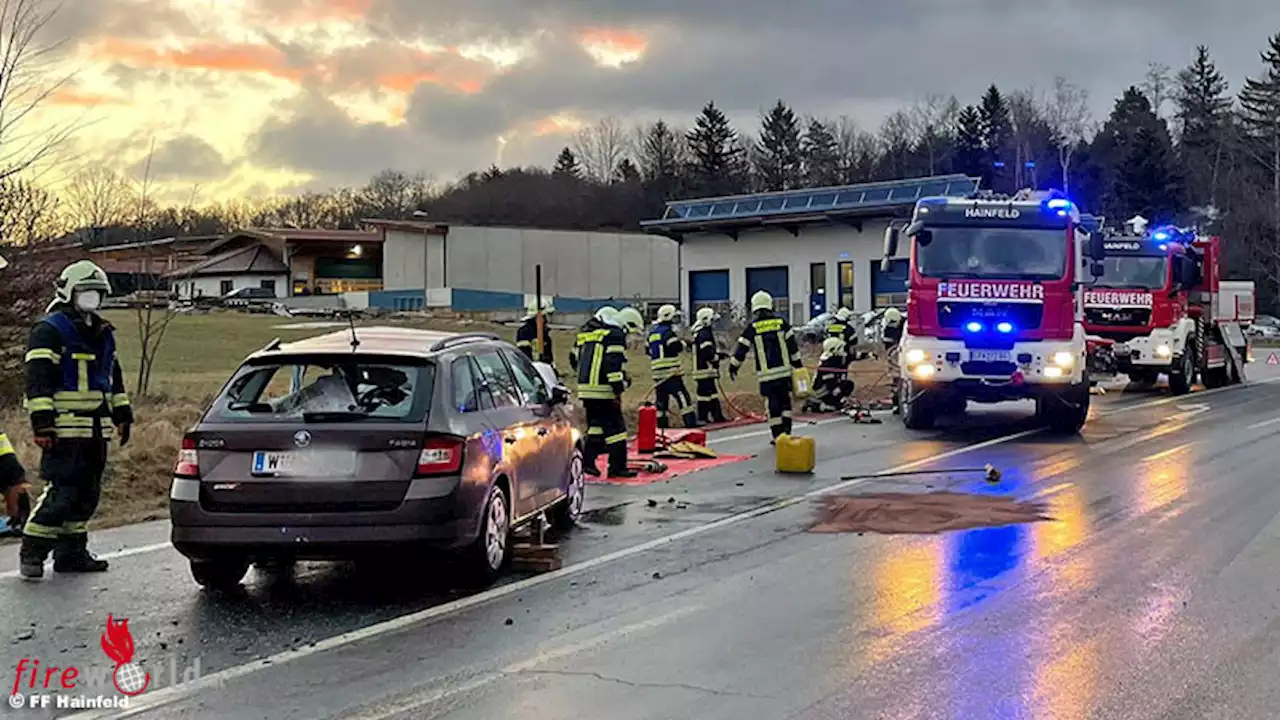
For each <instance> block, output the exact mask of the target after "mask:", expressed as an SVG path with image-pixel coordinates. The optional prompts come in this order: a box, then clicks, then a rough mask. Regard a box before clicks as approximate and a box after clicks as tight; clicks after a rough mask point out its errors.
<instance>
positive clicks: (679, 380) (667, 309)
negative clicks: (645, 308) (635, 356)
mask: <svg viewBox="0 0 1280 720" xmlns="http://www.w3.org/2000/svg"><path fill="white" fill-rule="evenodd" d="M679 316H680V311H679V310H677V309H676V306H675V305H663V306H662V307H660V308H658V315H657V318H656V320H657V322H655V323H654V324H653V327H651V328H649V334H648V337H647V343H648V347H649V370H650V372H651V374H652V375H653V395H654V404H655V405H656V406H657V407H658V427H659V428H662V429H666V428H669V427H671V421H670V419H669V416H668V415H667V409H668V407H669V406H670V405H671V401H672V400H674V401H675V403H676V412H678V413H680V416H681V419H682V421H683V422H684V426H685V427H686V428H695V427H698V416H697V413H696V412H695V410H694V405H693V398H692V397H689V389H688V388H687V387H685V384H684V371H683V370H682V369H681V368H680V354H681V353H683V352H684V341H683V340H681V339H680V336H678V335H676V329H675V322H676V318H677V317H679Z"/></svg>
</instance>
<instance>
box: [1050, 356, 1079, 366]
mask: <svg viewBox="0 0 1280 720" xmlns="http://www.w3.org/2000/svg"><path fill="white" fill-rule="evenodd" d="M1075 361H1076V356H1075V355H1072V354H1071V353H1069V352H1056V353H1054V354H1053V364H1054V365H1059V366H1061V367H1064V368H1069V367H1071V366H1072V365H1073V364H1074V363H1075Z"/></svg>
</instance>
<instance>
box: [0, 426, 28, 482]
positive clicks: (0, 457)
mask: <svg viewBox="0 0 1280 720" xmlns="http://www.w3.org/2000/svg"><path fill="white" fill-rule="evenodd" d="M25 476H26V471H25V470H24V469H23V468H22V463H20V462H18V455H17V453H15V452H14V450H13V443H11V442H9V436H8V435H5V434H4V431H3V430H0V492H7V491H8V490H9V488H11V487H13V486H15V485H17V484H18V483H20V482H22V479H23V477H25Z"/></svg>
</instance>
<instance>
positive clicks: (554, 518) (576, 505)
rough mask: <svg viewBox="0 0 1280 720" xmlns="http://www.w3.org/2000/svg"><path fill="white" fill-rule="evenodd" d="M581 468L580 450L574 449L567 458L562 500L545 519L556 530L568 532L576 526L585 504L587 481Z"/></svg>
mask: <svg viewBox="0 0 1280 720" xmlns="http://www.w3.org/2000/svg"><path fill="white" fill-rule="evenodd" d="M582 468H583V459H582V448H580V447H575V448H574V449H573V456H572V457H570V458H569V478H568V480H567V484H566V486H565V489H564V493H565V495H564V499H563V500H561V501H560V502H559V503H557V504H556V506H555V507H554V508H552V509H551V512H549V513H547V519H548V520H550V521H551V526H552V527H553V528H555V529H556V530H568V529H569V528H571V527H573V526H574V525H577V524H578V518H579V517H580V516H581V515H582V506H583V504H584V503H585V502H586V490H587V481H586V477H585V476H584V473H583V471H582Z"/></svg>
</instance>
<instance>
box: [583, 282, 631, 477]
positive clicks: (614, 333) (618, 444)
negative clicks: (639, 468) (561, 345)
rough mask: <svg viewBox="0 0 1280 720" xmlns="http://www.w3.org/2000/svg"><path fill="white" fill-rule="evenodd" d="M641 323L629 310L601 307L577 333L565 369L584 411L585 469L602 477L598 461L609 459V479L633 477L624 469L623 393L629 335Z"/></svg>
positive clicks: (625, 443) (625, 456)
mask: <svg viewBox="0 0 1280 720" xmlns="http://www.w3.org/2000/svg"><path fill="white" fill-rule="evenodd" d="M642 323H643V320H642V319H641V318H640V313H639V312H637V311H636V310H635V309H633V308H626V309H625V310H622V311H617V310H614V309H613V308H611V307H604V308H601V309H600V310H599V311H598V312H597V313H596V315H595V317H593V318H591V319H590V320H588V321H587V323H586V324H585V325H583V326H582V328H581V329H580V330H579V331H578V337H577V340H576V342H575V343H574V346H573V350H572V351H570V353H569V365H570V366H572V367H573V369H574V370H576V371H577V374H578V399H579V400H581V401H582V407H583V408H584V409H585V410H586V413H587V446H586V453H585V457H584V458H583V471H584V472H586V474H588V475H591V476H593V477H596V476H599V475H600V470H599V468H597V467H596V457H597V456H599V455H600V454H601V453H602V452H603V453H605V454H606V455H607V456H608V458H609V477H611V478H631V477H635V476H636V473H635V472H634V471H632V470H631V469H630V468H628V467H627V424H626V420H625V419H624V418H623V416H622V393H623V391H624V390H626V389H627V386H628V385H630V384H631V379H630V378H629V377H628V376H627V372H626V365H627V331H628V330H629V329H631V328H633V327H634V329H635V331H638V330H639V328H640V326H641V324H642Z"/></svg>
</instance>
